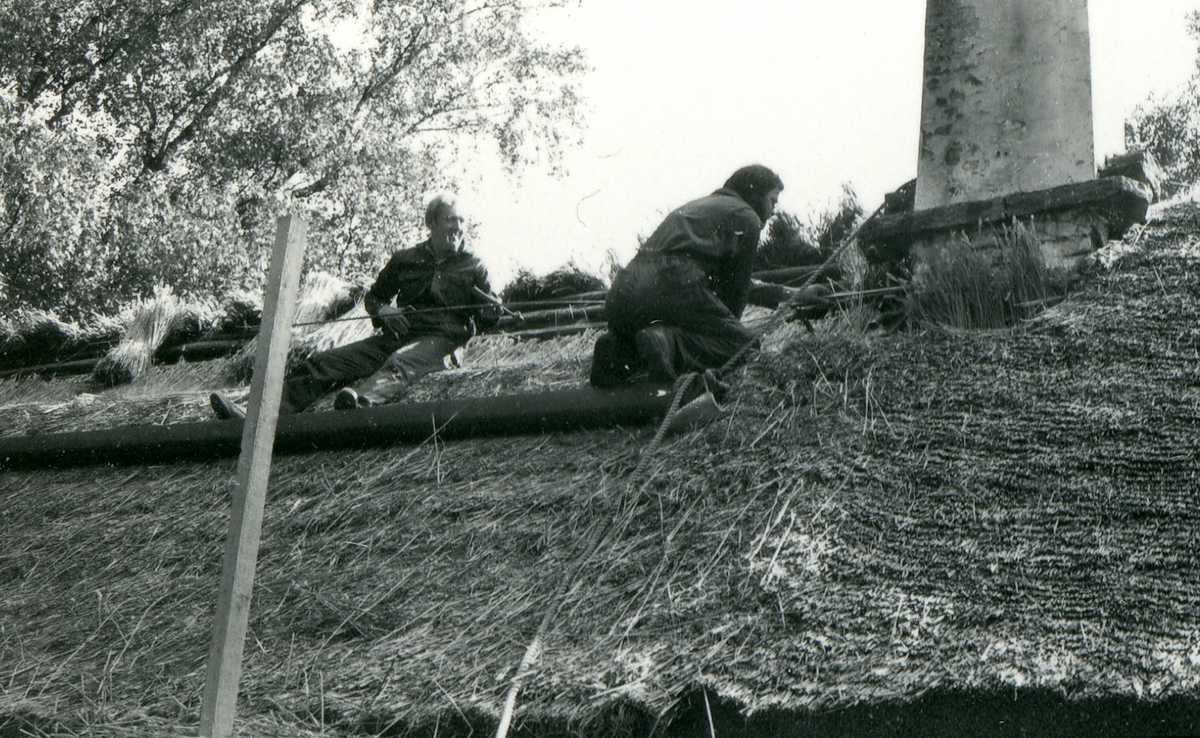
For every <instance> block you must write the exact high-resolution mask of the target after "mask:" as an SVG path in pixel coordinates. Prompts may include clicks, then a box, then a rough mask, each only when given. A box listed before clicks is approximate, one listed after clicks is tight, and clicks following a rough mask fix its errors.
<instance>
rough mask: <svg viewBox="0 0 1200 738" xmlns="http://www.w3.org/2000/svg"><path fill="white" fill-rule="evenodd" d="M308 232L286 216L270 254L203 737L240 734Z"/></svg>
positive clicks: (203, 710)
mask: <svg viewBox="0 0 1200 738" xmlns="http://www.w3.org/2000/svg"><path fill="white" fill-rule="evenodd" d="M306 230H307V225H306V224H305V222H304V220H303V219H301V218H299V217H298V216H292V215H288V216H284V217H282V218H280V219H279V222H278V225H277V231H276V235H275V249H274V251H273V252H272V253H271V268H270V272H269V273H268V277H267V286H266V292H265V295H264V300H263V320H262V329H261V330H260V332H259V343H258V351H257V353H256V354H255V357H254V379H253V381H252V382H251V383H250V399H249V404H248V405H247V407H246V420H245V425H244V426H243V427H242V452H241V456H240V457H239V459H238V470H237V487H236V488H235V489H234V492H233V500H232V504H231V508H230V516H229V533H228V537H227V538H226V541H225V558H224V560H223V562H222V564H221V586H220V590H219V593H218V596H217V611H216V617H215V619H214V621H213V639H212V645H211V647H210V648H209V652H208V671H207V676H206V678H205V682H204V701H203V703H202V704H201V707H200V735H201V736H202V737H203V738H228V736H231V735H233V718H234V714H235V711H236V707H237V692H238V683H239V681H240V680H241V677H242V648H243V646H244V644H245V640H246V628H247V623H248V621H249V616H250V594H251V591H252V590H253V587H254V568H255V565H256V563H257V561H258V544H259V538H260V536H261V533H262V516H263V507H264V505H265V503H266V497H267V480H268V478H269V477H270V474H271V455H272V452H273V451H274V445H275V426H276V423H277V421H278V420H279V404H280V399H281V395H282V392H283V376H284V371H285V369H286V367H287V354H288V349H289V347H290V344H291V336H292V320H293V318H294V317H295V313H296V291H297V288H298V286H299V283H300V269H301V266H302V265H303V264H304V246H305V232H306Z"/></svg>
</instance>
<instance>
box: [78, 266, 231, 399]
mask: <svg viewBox="0 0 1200 738" xmlns="http://www.w3.org/2000/svg"><path fill="white" fill-rule="evenodd" d="M123 312H124V313H125V326H126V328H125V331H124V336H123V337H122V339H121V342H120V343H119V344H117V345H116V346H115V347H114V348H113V349H112V350H111V351H109V352H108V355H107V356H105V357H104V358H103V359H101V360H100V361H99V362H98V363H97V364H96V368H95V369H94V370H92V378H93V379H94V380H95V381H96V382H98V383H100V384H102V385H105V386H109V387H115V386H117V385H119V384H126V383H128V382H131V381H133V378H134V377H136V376H138V375H139V374H142V373H144V372H145V371H146V370H147V369H149V368H150V365H151V364H152V363H153V362H154V352H155V351H157V350H158V349H159V348H160V347H161V346H162V345H163V344H164V343H166V342H167V340H168V337H169V336H171V334H172V333H173V332H176V331H179V330H181V329H186V330H188V332H189V333H199V332H200V329H201V327H202V326H203V325H204V324H206V323H209V322H211V321H212V319H213V313H214V311H213V309H212V307H211V306H209V305H205V304H202V303H190V304H189V303H184V302H183V301H181V300H180V299H179V298H178V297H177V296H176V295H175V293H174V292H172V291H171V288H170V287H168V286H158V287H155V288H154V297H152V298H151V299H149V300H139V301H138V302H136V303H134V304H133V305H132V306H130V307H129V308H127V309H126V310H125V311H123Z"/></svg>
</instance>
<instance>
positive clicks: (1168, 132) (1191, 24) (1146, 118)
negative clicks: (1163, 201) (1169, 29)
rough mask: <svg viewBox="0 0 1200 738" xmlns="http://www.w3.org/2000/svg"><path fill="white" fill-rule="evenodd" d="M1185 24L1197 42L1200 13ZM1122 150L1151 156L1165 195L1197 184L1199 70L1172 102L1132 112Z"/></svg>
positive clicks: (1199, 166) (1199, 176)
mask: <svg viewBox="0 0 1200 738" xmlns="http://www.w3.org/2000/svg"><path fill="white" fill-rule="evenodd" d="M1187 22H1188V31H1189V33H1190V34H1191V35H1192V37H1193V38H1195V39H1196V40H1197V41H1200V11H1193V12H1192V13H1190V14H1189V15H1188V21H1187ZM1197 63H1198V66H1200V58H1198V62H1197ZM1125 147H1126V148H1127V149H1129V150H1136V149H1145V150H1147V151H1149V152H1150V153H1151V154H1153V155H1154V158H1155V159H1156V160H1157V161H1158V163H1159V166H1161V167H1162V169H1163V173H1164V174H1165V175H1166V179H1167V181H1166V182H1165V183H1164V187H1163V190H1164V192H1166V193H1168V194H1173V193H1177V192H1179V191H1181V190H1183V189H1185V188H1187V187H1189V186H1191V185H1193V184H1196V183H1197V182H1200V70H1198V71H1197V73H1196V74H1194V75H1193V76H1192V79H1191V81H1190V82H1189V83H1188V86H1187V88H1186V89H1185V90H1184V91H1183V92H1182V93H1181V94H1180V95H1179V96H1178V97H1176V98H1175V99H1173V100H1158V101H1150V102H1148V103H1147V104H1146V105H1144V106H1142V105H1140V106H1138V107H1137V108H1136V109H1135V110H1134V112H1133V114H1132V115H1131V116H1130V118H1129V120H1128V121H1126V122H1125Z"/></svg>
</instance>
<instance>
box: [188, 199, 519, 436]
mask: <svg viewBox="0 0 1200 738" xmlns="http://www.w3.org/2000/svg"><path fill="white" fill-rule="evenodd" d="M462 223H463V218H462V216H461V215H459V212H458V206H457V202H456V200H455V198H454V197H453V196H451V195H445V194H440V195H436V196H434V197H433V198H432V199H431V200H430V201H429V204H428V205H427V206H426V208H425V225H426V226H428V228H429V238H428V239H426V240H425V241H422V242H421V243H419V244H417V245H416V246H413V247H412V248H407V249H400V250H399V251H396V252H395V253H394V254H392V257H391V259H389V260H388V263H387V264H386V265H385V266H384V267H383V270H382V271H381V272H380V273H379V276H378V277H377V278H376V279H375V283H374V284H373V285H371V289H369V290H368V291H367V294H366V297H365V298H363V307H364V308H366V311H367V313H368V314H369V315H370V316H371V322H372V323H373V324H374V325H375V327H376V328H377V329H378V332H377V333H375V334H374V335H372V336H369V337H367V338H364V339H363V340H361V341H356V342H354V343H351V344H347V345H345V346H340V347H337V348H333V349H330V350H328V351H321V352H319V353H316V354H314V355H313V356H311V357H309V358H308V360H306V361H305V362H304V363H303V364H301V365H300V366H299V367H297V368H296V369H295V370H293V371H291V372H289V373H288V376H287V377H286V378H285V379H284V383H283V399H282V401H281V403H280V408H279V411H280V413H296V412H300V411H302V410H304V409H305V408H307V407H308V406H309V405H311V404H312V403H313V402H315V401H316V400H317V399H318V398H319V397H321V396H322V395H324V394H326V393H328V392H331V391H333V390H335V389H339V388H340V389H341V391H340V392H338V394H337V397H336V398H335V399H334V407H336V408H337V409H339V410H353V409H355V408H359V407H368V406H371V405H380V404H384V403H387V402H389V401H391V400H394V399H395V398H397V397H399V396H400V395H401V394H402V393H403V391H404V389H405V388H406V387H407V386H408V385H410V384H411V383H412V382H415V381H416V380H417V379H419V378H421V377H423V376H425V375H426V374H429V373H431V372H435V371H439V370H441V369H443V368H446V366H447V364H448V363H450V362H452V361H453V358H452V357H453V354H454V352H455V350H456V349H458V348H460V347H462V346H463V345H465V344H466V343H467V341H468V340H470V338H471V337H472V336H474V335H475V333H476V331H477V330H478V329H480V328H487V327H491V326H493V325H495V324H496V322H497V321H498V320H499V318H500V311H499V300H497V299H496V298H495V297H494V296H492V294H491V286H490V285H489V284H488V275H487V270H486V269H485V268H484V266H483V264H482V263H481V262H480V261H479V259H478V258H476V257H475V256H474V255H473V254H472V253H470V252H469V251H467V250H466V249H465V248H464V247H463V243H462V236H463V232H462ZM360 380H361V381H360ZM354 382H358V384H355V385H354V386H347V385H350V384H351V383H354ZM210 400H211V404H212V408H213V411H214V412H215V413H216V414H217V416H218V417H221V418H237V417H244V416H245V413H244V412H243V411H242V410H241V408H239V407H237V406H236V405H234V404H233V403H232V402H231V401H230V400H229V399H228V398H227V397H225V396H224V395H223V394H221V393H219V392H217V393H213V394H212V396H211V397H210Z"/></svg>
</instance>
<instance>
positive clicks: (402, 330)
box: [375, 305, 409, 338]
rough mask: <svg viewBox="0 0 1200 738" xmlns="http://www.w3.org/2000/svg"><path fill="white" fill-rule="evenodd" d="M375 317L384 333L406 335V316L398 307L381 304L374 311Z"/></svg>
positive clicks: (407, 326) (402, 336)
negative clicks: (376, 310)
mask: <svg viewBox="0 0 1200 738" xmlns="http://www.w3.org/2000/svg"><path fill="white" fill-rule="evenodd" d="M375 317H376V318H377V319H378V320H379V324H380V327H381V328H383V330H384V332H385V333H390V334H391V335H392V336H394V337H396V338H404V337H405V336H406V335H408V331H409V325H408V318H406V317H404V311H403V310H401V309H400V308H397V307H393V306H392V305H383V306H381V307H380V308H379V310H378V312H376V313H375Z"/></svg>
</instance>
